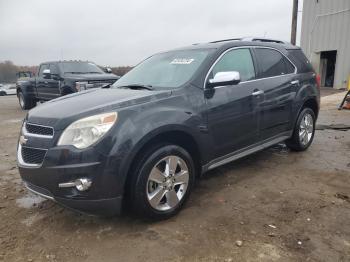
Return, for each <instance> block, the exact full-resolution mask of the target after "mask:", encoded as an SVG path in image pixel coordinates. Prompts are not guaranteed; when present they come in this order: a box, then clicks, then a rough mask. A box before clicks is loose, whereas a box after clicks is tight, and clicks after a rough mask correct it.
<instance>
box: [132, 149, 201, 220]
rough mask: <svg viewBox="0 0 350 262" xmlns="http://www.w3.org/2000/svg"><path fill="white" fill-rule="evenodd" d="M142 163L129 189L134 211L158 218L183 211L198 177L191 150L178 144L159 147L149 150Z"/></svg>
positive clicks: (164, 217) (144, 215)
mask: <svg viewBox="0 0 350 262" xmlns="http://www.w3.org/2000/svg"><path fill="white" fill-rule="evenodd" d="M139 163H140V164H139V168H137V169H136V172H135V173H134V176H135V177H134V179H133V180H134V181H133V183H131V187H130V192H129V193H130V197H131V205H132V208H133V211H134V212H136V213H137V214H138V215H141V216H143V217H148V218H152V219H156V220H160V219H166V218H169V217H171V216H173V215H175V214H176V213H177V212H179V211H180V209H181V207H182V206H183V204H184V202H185V201H186V199H187V198H188V196H189V195H190V192H191V189H192V186H193V183H194V178H195V173H194V172H195V168H194V163H193V160H192V158H191V156H190V155H189V153H188V152H187V151H186V150H185V149H183V148H182V147H179V146H177V145H165V146H159V147H156V148H155V149H153V150H150V151H148V153H145V154H144V157H143V158H142V159H141V161H140V162H139Z"/></svg>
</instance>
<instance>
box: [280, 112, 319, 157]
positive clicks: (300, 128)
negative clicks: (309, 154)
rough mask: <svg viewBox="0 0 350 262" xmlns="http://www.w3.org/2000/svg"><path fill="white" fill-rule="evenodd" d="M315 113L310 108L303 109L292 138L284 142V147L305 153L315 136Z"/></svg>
mask: <svg viewBox="0 0 350 262" xmlns="http://www.w3.org/2000/svg"><path fill="white" fill-rule="evenodd" d="M315 122H316V117H315V113H314V111H313V110H312V109H310V108H304V109H303V110H302V111H301V112H300V114H299V116H298V119H297V122H296V124H295V127H294V131H293V136H292V137H291V138H290V139H288V140H287V141H286V145H287V146H288V147H289V148H290V149H291V150H294V151H305V150H306V149H308V147H309V146H310V145H311V144H312V141H313V139H314V136H315Z"/></svg>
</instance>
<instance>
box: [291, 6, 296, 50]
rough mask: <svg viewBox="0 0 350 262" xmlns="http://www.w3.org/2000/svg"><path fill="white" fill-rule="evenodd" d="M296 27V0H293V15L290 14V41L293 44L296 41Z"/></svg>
mask: <svg viewBox="0 0 350 262" xmlns="http://www.w3.org/2000/svg"><path fill="white" fill-rule="evenodd" d="M297 27H298V0H293V15H292V33H291V37H290V42H291V43H292V45H295V44H296V42H297Z"/></svg>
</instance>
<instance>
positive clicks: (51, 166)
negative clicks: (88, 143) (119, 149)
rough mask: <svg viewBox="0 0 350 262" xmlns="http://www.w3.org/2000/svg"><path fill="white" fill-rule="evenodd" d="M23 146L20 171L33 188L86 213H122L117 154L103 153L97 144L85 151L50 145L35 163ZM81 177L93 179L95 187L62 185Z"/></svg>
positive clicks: (26, 183) (106, 214)
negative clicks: (82, 188)
mask: <svg viewBox="0 0 350 262" xmlns="http://www.w3.org/2000/svg"><path fill="white" fill-rule="evenodd" d="M21 148H22V147H21V146H20V145H19V146H18V151H17V159H18V168H19V173H20V175H21V177H22V179H23V181H24V182H25V185H26V187H27V188H28V189H29V190H30V191H32V192H34V193H36V194H38V195H40V196H42V197H44V198H47V199H51V200H53V201H55V202H57V203H59V204H61V205H63V206H66V207H68V208H71V209H74V210H77V211H80V212H83V213H88V214H94V215H102V216H112V215H118V214H120V213H121V209H122V202H123V201H122V200H123V198H122V193H123V192H122V187H121V186H120V184H119V183H118V175H117V174H116V172H117V171H116V170H117V168H116V164H117V163H118V161H117V160H116V159H115V158H113V157H109V156H105V155H103V154H100V153H99V152H98V150H96V149H95V148H94V147H92V148H89V149H87V150H83V151H82V150H78V149H75V148H73V147H71V146H68V147H53V148H51V149H47V151H46V154H45V157H44V159H43V162H42V163H41V164H40V165H31V164H26V163H25V162H23V157H22V153H21ZM79 178H88V179H89V180H91V181H92V184H91V187H90V188H89V189H88V190H86V191H79V190H78V189H77V188H76V187H74V186H73V187H66V188H61V187H59V184H61V183H67V182H71V181H74V180H76V179H79Z"/></svg>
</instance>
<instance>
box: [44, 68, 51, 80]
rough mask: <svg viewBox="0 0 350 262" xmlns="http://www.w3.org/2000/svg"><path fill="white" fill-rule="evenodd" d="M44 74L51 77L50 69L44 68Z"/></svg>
mask: <svg viewBox="0 0 350 262" xmlns="http://www.w3.org/2000/svg"><path fill="white" fill-rule="evenodd" d="M43 76H44V78H51V71H50V69H44V71H43Z"/></svg>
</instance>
